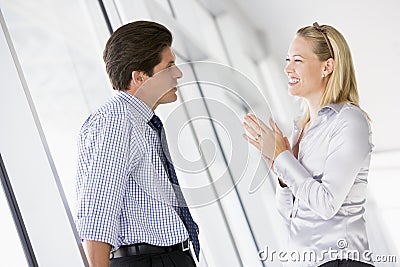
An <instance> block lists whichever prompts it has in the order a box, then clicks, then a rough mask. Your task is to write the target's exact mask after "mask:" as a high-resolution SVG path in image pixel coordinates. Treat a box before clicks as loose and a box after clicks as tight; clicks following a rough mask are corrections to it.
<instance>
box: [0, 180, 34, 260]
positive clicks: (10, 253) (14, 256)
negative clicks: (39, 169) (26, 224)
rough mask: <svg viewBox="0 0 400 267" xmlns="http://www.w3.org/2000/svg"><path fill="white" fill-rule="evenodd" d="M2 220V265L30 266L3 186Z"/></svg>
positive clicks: (0, 228)
mask: <svg viewBox="0 0 400 267" xmlns="http://www.w3.org/2000/svg"><path fill="white" fill-rule="evenodd" d="M0 218H1V222H0V236H1V242H0V255H1V265H2V266H9V267H24V266H28V263H27V262H26V259H25V254H24V251H23V248H22V245H21V242H20V241H19V236H18V232H17V229H16V227H15V225H14V221H13V218H12V215H11V211H10V209H9V207H8V204H7V199H6V198H5V195H4V190H3V187H2V185H0Z"/></svg>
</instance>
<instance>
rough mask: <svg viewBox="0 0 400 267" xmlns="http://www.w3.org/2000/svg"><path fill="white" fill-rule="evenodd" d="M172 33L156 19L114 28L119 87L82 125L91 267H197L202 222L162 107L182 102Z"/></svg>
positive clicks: (83, 217) (83, 210) (82, 207)
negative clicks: (188, 196)
mask: <svg viewBox="0 0 400 267" xmlns="http://www.w3.org/2000/svg"><path fill="white" fill-rule="evenodd" d="M171 44H172V35H171V33H170V31H169V30H168V29H167V28H165V27H164V26H162V25H160V24H157V23H155V22H148V21H136V22H133V23H129V24H126V25H124V26H122V27H120V28H119V29H118V30H116V31H115V32H114V33H113V34H112V35H111V37H110V39H109V40H108V42H107V44H106V47H105V50H104V55H103V59H104V62H105V64H106V70H107V73H108V75H109V78H110V81H111V83H112V86H113V88H114V89H115V90H118V92H117V93H116V94H115V96H114V97H113V98H111V99H110V100H109V101H108V102H107V103H106V104H105V105H104V106H102V107H101V108H100V109H99V110H97V111H96V112H94V113H93V114H92V115H91V116H90V117H89V118H88V119H87V120H86V121H85V123H84V124H83V126H82V129H81V132H80V136H79V141H78V149H79V151H78V173H77V188H76V189H77V190H76V191H77V214H76V220H75V222H76V226H77V230H78V233H79V235H80V237H81V239H82V240H83V246H84V249H85V252H86V255H87V258H88V261H89V264H90V266H96V267H97V266H185V267H188V266H195V263H194V260H193V258H192V256H191V253H190V250H189V244H190V243H191V244H192V246H193V250H194V251H195V254H196V256H197V259H198V255H199V250H200V245H199V241H198V227H197V225H196V223H195V222H194V221H193V219H192V217H191V215H190V212H189V210H188V208H187V207H186V205H185V204H186V203H185V201H184V198H183V195H182V192H181V190H180V188H179V184H178V181H177V177H176V173H175V170H174V166H173V165H172V163H171V161H170V160H169V153H168V150H167V146H166V139H165V135H164V134H163V131H162V129H163V127H162V123H161V121H160V120H159V118H158V117H157V116H155V114H154V110H155V109H156V108H157V106H158V105H160V104H165V103H171V102H174V101H176V99H177V96H176V91H177V89H176V85H177V80H178V79H179V78H181V77H182V72H181V71H180V70H179V69H178V68H177V67H176V66H175V55H174V54H173V52H172V49H171Z"/></svg>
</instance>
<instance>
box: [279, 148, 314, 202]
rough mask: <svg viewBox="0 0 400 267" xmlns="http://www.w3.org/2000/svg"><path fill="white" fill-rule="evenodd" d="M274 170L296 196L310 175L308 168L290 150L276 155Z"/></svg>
mask: <svg viewBox="0 0 400 267" xmlns="http://www.w3.org/2000/svg"><path fill="white" fill-rule="evenodd" d="M274 170H275V172H276V173H277V175H278V176H279V177H281V178H282V180H283V182H284V183H285V184H286V185H287V186H288V187H289V189H290V190H291V191H292V193H293V195H295V196H298V194H297V193H298V190H299V188H300V187H301V185H302V184H303V183H304V182H306V181H307V179H308V178H309V177H310V174H309V173H308V172H307V170H306V169H305V168H304V167H303V166H302V165H301V164H300V162H299V161H298V160H297V159H296V158H295V157H294V156H293V154H292V153H290V151H289V150H285V151H283V152H282V153H280V154H279V155H278V157H276V159H275V161H274Z"/></svg>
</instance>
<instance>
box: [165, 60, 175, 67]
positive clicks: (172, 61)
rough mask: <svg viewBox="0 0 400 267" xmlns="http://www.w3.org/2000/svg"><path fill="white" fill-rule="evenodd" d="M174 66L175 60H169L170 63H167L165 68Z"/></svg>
mask: <svg viewBox="0 0 400 267" xmlns="http://www.w3.org/2000/svg"><path fill="white" fill-rule="evenodd" d="M174 64H175V60H171V61H170V62H168V64H167V66H171V65H174Z"/></svg>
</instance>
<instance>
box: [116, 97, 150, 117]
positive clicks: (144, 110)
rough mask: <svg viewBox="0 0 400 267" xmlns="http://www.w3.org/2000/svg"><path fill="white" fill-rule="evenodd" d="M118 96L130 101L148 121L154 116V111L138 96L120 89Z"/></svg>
mask: <svg viewBox="0 0 400 267" xmlns="http://www.w3.org/2000/svg"><path fill="white" fill-rule="evenodd" d="M117 97H120V98H122V99H124V100H125V101H126V102H128V103H129V104H130V105H131V106H132V107H133V108H134V109H135V110H136V111H137V112H138V114H139V115H140V116H141V117H142V118H143V120H145V121H146V122H148V121H150V119H151V117H153V115H154V111H153V110H152V109H151V108H150V107H149V106H148V105H146V104H145V103H144V102H143V101H142V100H140V99H139V98H137V97H136V96H133V95H131V94H130V93H128V92H125V91H118V92H117Z"/></svg>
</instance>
